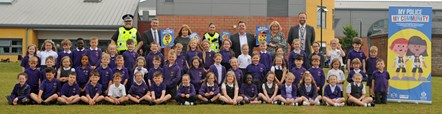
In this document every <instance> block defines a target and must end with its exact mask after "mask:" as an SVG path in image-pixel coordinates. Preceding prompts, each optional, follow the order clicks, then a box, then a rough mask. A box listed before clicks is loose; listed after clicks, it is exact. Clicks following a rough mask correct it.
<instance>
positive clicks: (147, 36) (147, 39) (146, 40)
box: [142, 29, 164, 56]
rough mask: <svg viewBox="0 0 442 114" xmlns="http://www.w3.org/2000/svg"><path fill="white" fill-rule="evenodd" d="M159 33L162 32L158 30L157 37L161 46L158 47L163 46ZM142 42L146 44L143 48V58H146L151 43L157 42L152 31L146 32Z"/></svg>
mask: <svg viewBox="0 0 442 114" xmlns="http://www.w3.org/2000/svg"><path fill="white" fill-rule="evenodd" d="M159 32H160V30H159V29H157V37H158V38H159V40H160V44H158V45H160V46H161V38H160V33H159ZM142 40H143V42H144V43H143V47H142V49H143V56H146V55H147V54H148V53H149V52H150V43H151V42H153V41H155V40H154V39H153V34H152V29H149V30H146V31H144V33H143V39H142ZM161 53H164V50H163V49H162V48H161Z"/></svg>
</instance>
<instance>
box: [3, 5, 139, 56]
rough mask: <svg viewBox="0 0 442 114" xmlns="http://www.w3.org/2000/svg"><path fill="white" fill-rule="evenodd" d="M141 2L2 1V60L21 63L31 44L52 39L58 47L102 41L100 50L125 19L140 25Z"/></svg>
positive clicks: (105, 45) (86, 45)
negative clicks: (129, 16)
mask: <svg viewBox="0 0 442 114" xmlns="http://www.w3.org/2000/svg"><path fill="white" fill-rule="evenodd" d="M138 3H139V0H1V2H0V15H1V16H0V59H10V60H11V61H17V58H18V56H19V55H21V54H23V55H24V54H26V47H27V46H28V45H29V44H36V45H38V48H41V43H42V42H43V41H44V40H46V39H52V40H53V41H54V42H55V43H60V42H61V40H63V39H65V38H68V39H71V41H73V45H72V46H73V47H72V49H74V46H75V39H77V38H80V37H81V38H85V39H86V44H85V47H89V46H88V45H89V43H88V40H87V39H89V38H90V37H92V36H97V37H98V38H99V39H100V42H99V44H100V46H99V47H100V48H102V49H104V48H105V47H107V44H109V43H110V38H111V36H112V35H113V34H114V33H115V32H116V31H117V28H118V27H120V26H122V25H123V21H122V19H121V16H122V15H124V14H132V15H134V16H135V17H136V18H135V20H134V23H133V24H134V26H137V24H138V20H137V19H138V17H137V16H138Z"/></svg>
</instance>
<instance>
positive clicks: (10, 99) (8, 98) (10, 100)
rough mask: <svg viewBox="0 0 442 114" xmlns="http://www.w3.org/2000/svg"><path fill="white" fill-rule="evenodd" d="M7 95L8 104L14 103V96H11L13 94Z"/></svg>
mask: <svg viewBox="0 0 442 114" xmlns="http://www.w3.org/2000/svg"><path fill="white" fill-rule="evenodd" d="M5 97H6V100H7V101H8V104H9V105H12V98H11V96H5Z"/></svg>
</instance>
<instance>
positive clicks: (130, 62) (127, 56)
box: [123, 39, 138, 69]
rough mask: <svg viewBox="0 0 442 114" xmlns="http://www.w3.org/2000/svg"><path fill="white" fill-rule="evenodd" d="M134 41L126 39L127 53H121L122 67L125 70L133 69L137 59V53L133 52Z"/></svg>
mask: <svg viewBox="0 0 442 114" xmlns="http://www.w3.org/2000/svg"><path fill="white" fill-rule="evenodd" d="M134 43H135V42H134V40H132V39H128V40H127V41H126V45H127V51H124V52H123V57H124V67H126V68H127V69H133V68H134V66H135V60H136V59H137V57H138V54H137V52H136V51H135V44H134Z"/></svg>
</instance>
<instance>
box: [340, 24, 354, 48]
mask: <svg viewBox="0 0 442 114" xmlns="http://www.w3.org/2000/svg"><path fill="white" fill-rule="evenodd" d="M344 35H345V37H343V38H341V40H339V43H340V44H341V46H342V49H343V50H344V51H345V52H347V51H348V50H349V49H351V48H353V47H352V40H353V38H354V37H357V36H358V32H357V31H356V30H354V29H353V27H352V26H351V25H347V26H344Z"/></svg>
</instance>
